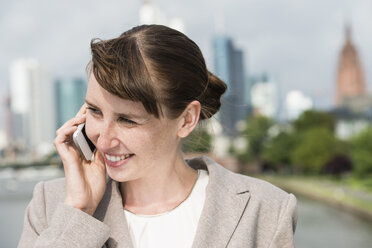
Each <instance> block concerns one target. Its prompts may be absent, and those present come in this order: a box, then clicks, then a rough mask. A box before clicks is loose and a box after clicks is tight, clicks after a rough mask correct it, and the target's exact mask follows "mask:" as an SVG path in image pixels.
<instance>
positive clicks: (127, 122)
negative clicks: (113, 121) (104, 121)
mask: <svg viewBox="0 0 372 248" xmlns="http://www.w3.org/2000/svg"><path fill="white" fill-rule="evenodd" d="M118 121H119V122H121V123H124V124H127V125H128V124H129V125H137V122H135V121H132V120H129V119H128V118H126V117H123V116H120V117H119V118H118Z"/></svg>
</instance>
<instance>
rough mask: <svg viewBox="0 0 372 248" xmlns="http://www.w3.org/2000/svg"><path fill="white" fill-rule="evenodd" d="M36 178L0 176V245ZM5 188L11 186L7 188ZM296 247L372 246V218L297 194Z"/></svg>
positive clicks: (16, 231)
mask: <svg viewBox="0 0 372 248" xmlns="http://www.w3.org/2000/svg"><path fill="white" fill-rule="evenodd" d="M35 184H36V181H32V180H28V181H22V182H20V183H16V182H15V181H12V180H8V179H7V180H5V179H0V240H1V241H2V242H1V247H2V248H11V247H16V246H17V243H18V240H19V237H20V235H21V231H22V226H23V217H24V210H25V208H26V206H27V204H28V202H29V201H30V199H31V195H32V189H33V187H34V185H35ZM6 188H8V189H9V188H10V189H12V190H13V192H12V191H9V190H8V189H6ZM298 214H299V219H298V223H297V230H296V235H295V243H296V247H299V248H310V247H311V248H313V247H327V248H332V247H337V248H346V247H347V248H350V247H358V248H370V247H372V245H371V244H372V222H368V221H366V220H363V219H361V218H359V217H355V216H353V215H351V214H349V213H347V212H343V211H340V210H338V209H335V208H333V207H329V206H328V205H324V204H321V203H318V202H316V201H313V200H309V199H304V198H298Z"/></svg>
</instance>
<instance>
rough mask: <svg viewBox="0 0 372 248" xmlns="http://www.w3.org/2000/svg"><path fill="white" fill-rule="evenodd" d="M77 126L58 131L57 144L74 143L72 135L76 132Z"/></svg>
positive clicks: (55, 141)
mask: <svg viewBox="0 0 372 248" xmlns="http://www.w3.org/2000/svg"><path fill="white" fill-rule="evenodd" d="M77 128H78V127H77V126H70V127H66V128H64V129H62V130H60V131H58V135H57V137H56V138H55V140H54V143H55V144H64V143H66V142H71V141H72V135H73V133H74V132H75V131H76V129H77Z"/></svg>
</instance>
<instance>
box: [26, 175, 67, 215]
mask: <svg viewBox="0 0 372 248" xmlns="http://www.w3.org/2000/svg"><path fill="white" fill-rule="evenodd" d="M65 194H66V182H65V178H56V179H51V180H48V181H41V182H38V183H37V184H36V185H35V187H34V192H33V197H32V200H31V204H32V205H33V206H34V207H36V208H39V209H40V211H43V212H44V214H45V215H46V217H49V216H51V215H52V212H53V210H54V209H55V208H56V206H57V205H58V204H59V203H62V202H63V201H64V198H65Z"/></svg>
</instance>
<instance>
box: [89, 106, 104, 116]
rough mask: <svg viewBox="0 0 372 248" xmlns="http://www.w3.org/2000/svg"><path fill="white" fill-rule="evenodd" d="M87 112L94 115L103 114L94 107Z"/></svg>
mask: <svg viewBox="0 0 372 248" xmlns="http://www.w3.org/2000/svg"><path fill="white" fill-rule="evenodd" d="M87 110H89V111H90V112H92V114H95V115H98V114H100V113H101V111H99V110H98V109H96V108H93V107H87Z"/></svg>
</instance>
